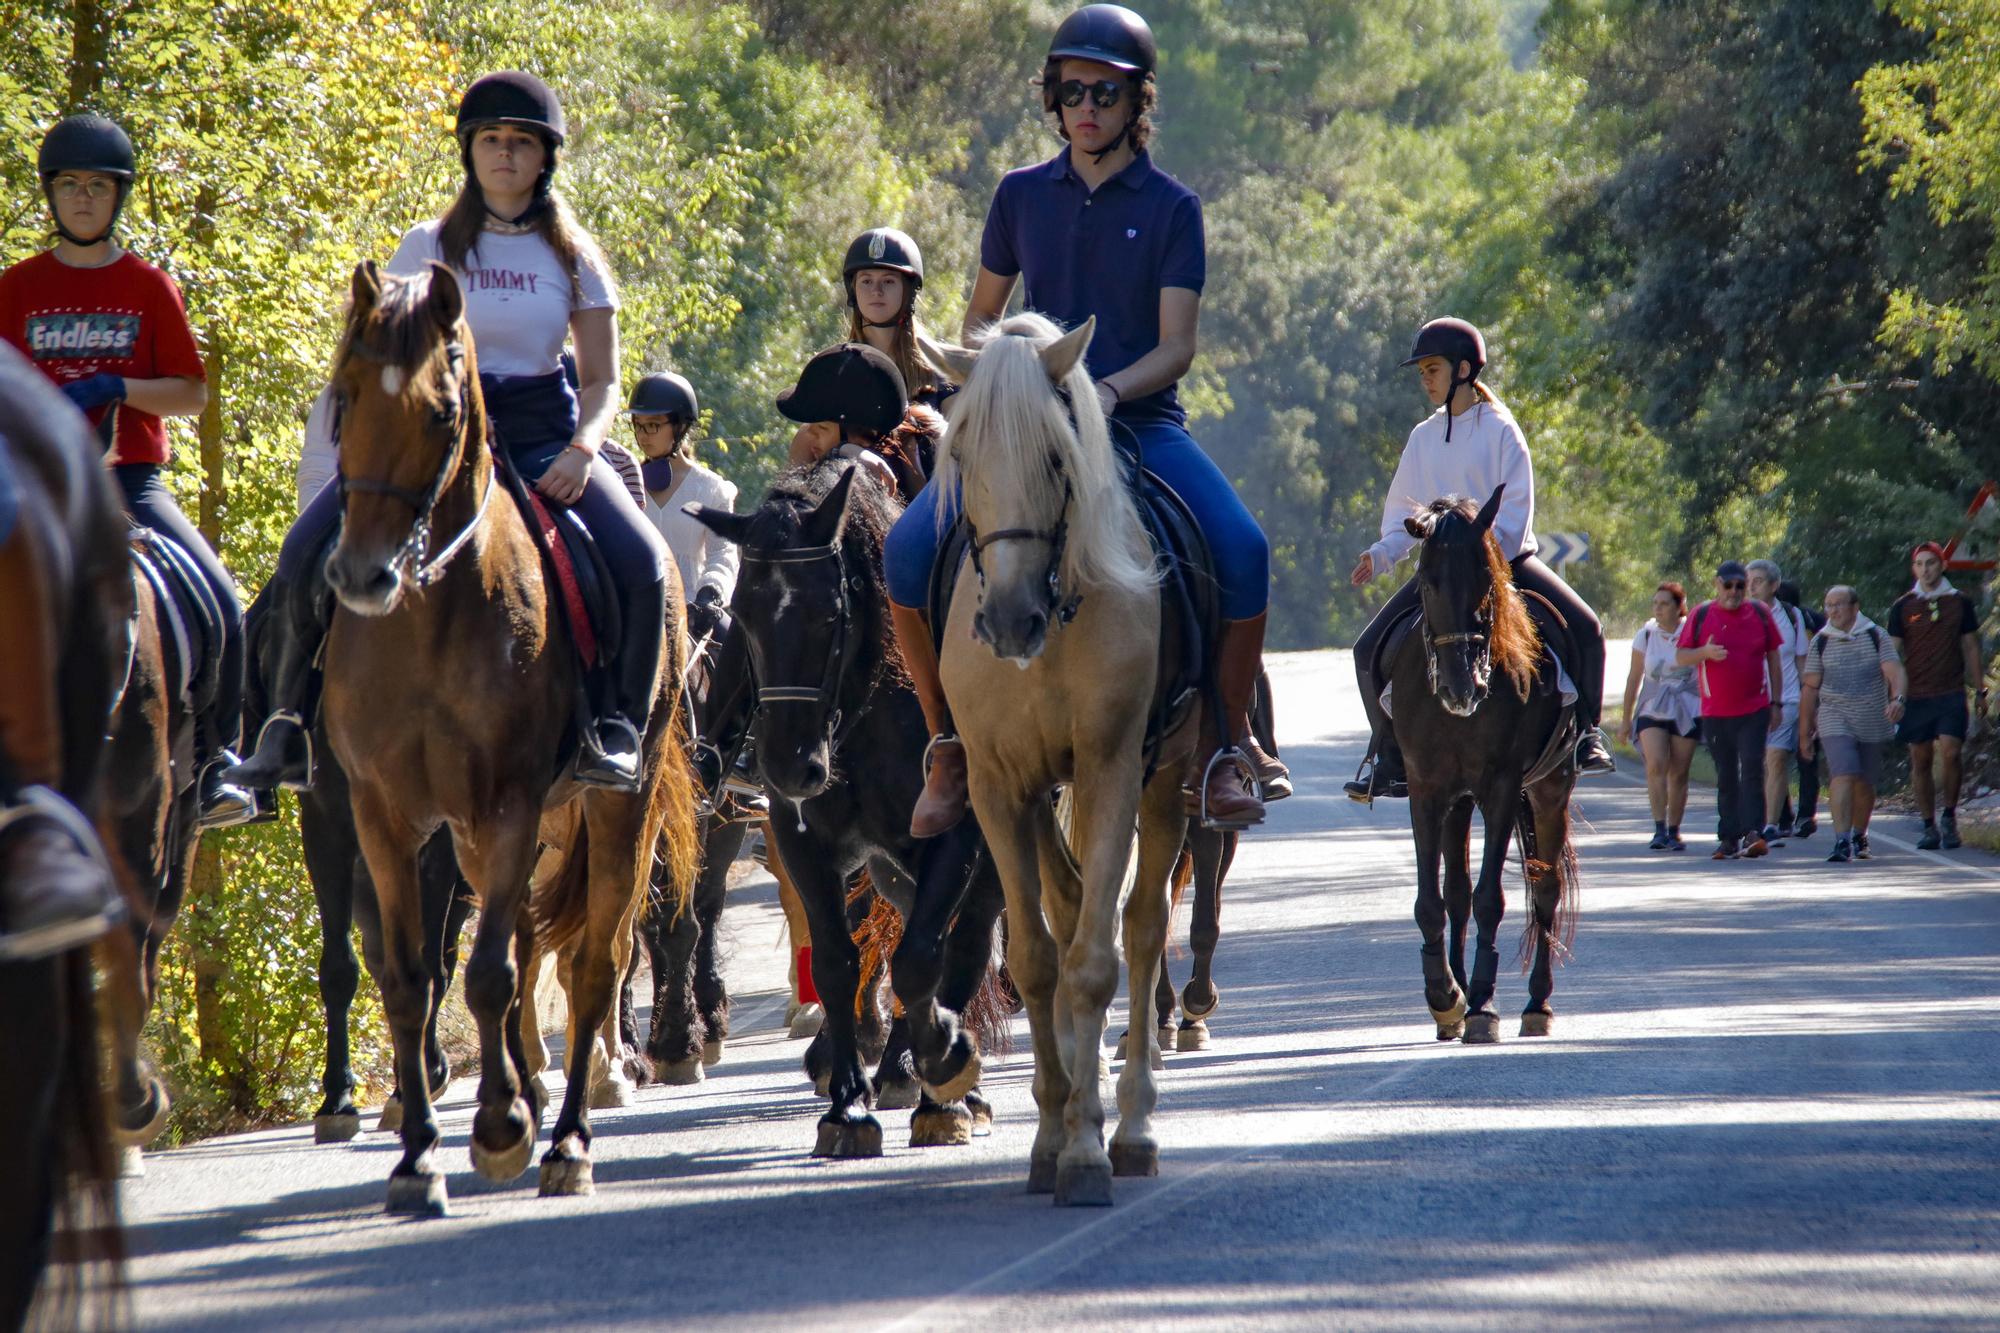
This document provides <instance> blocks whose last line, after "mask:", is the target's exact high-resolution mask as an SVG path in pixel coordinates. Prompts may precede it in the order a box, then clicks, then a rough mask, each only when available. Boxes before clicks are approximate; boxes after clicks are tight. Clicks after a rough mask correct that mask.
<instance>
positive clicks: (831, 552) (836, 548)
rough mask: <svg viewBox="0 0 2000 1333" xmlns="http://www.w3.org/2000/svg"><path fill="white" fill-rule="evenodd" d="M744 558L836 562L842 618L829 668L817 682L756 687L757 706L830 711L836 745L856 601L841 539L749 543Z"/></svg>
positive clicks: (831, 741) (830, 743)
mask: <svg viewBox="0 0 2000 1333" xmlns="http://www.w3.org/2000/svg"><path fill="white" fill-rule="evenodd" d="M742 560H743V562H744V563H746V564H763V565H809V564H817V563H819V562H820V561H822V560H831V561H833V563H834V572H835V574H836V575H837V576H838V578H837V581H838V584H839V587H840V620H839V623H838V624H837V626H836V627H835V629H834V635H835V638H834V644H833V651H832V652H830V653H828V654H827V655H826V670H825V672H824V673H823V674H822V675H821V676H820V681H819V684H817V685H760V686H758V687H757V706H758V707H759V708H760V709H761V708H762V707H763V706H764V705H766V704H813V705H816V706H817V707H818V708H819V709H820V710H821V711H822V712H824V713H826V715H827V725H826V734H827V748H828V749H829V750H831V749H834V748H835V747H837V746H838V745H839V743H840V737H841V734H842V732H841V722H842V715H841V710H840V709H839V707H837V706H836V703H835V701H836V699H837V698H838V695H839V691H840V680H841V677H842V676H844V675H845V674H846V673H847V639H848V623H849V622H850V621H851V620H853V619H854V601H853V598H851V597H850V596H849V595H848V580H847V561H846V560H845V559H844V558H843V557H842V555H841V553H840V544H839V543H838V542H835V543H832V544H830V545H826V546H798V547H793V548H790V549H788V550H782V551H757V550H752V549H750V548H748V547H745V548H743V549H742Z"/></svg>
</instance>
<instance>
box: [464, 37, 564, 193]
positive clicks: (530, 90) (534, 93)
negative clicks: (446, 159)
mask: <svg viewBox="0 0 2000 1333" xmlns="http://www.w3.org/2000/svg"><path fill="white" fill-rule="evenodd" d="M489 125H514V126H518V127H519V128H521V129H524V130H529V131H532V132H533V133H535V134H538V135H540V136H541V140H542V145H543V146H544V147H545V148H547V149H548V161H547V162H546V163H544V164H543V166H542V173H541V175H539V176H537V177H536V178H535V198H536V199H538V200H539V199H541V198H544V197H545V196H546V195H547V194H548V192H549V186H550V184H551V182H553V181H554V179H555V174H556V160H557V158H558V157H560V156H561V152H562V146H563V140H564V138H565V136H566V135H567V132H568V126H567V124H566V122H565V121H564V120H563V110H562V103H561V102H560V101H558V100H557V98H556V95H555V92H554V91H553V90H552V89H551V88H550V87H549V85H547V84H546V83H543V82H542V81H541V80H540V79H538V78H536V77H535V76H534V75H532V74H528V73H524V72H522V71H521V70H517V69H508V70H501V71H500V72H499V73H498V74H488V75H487V76H485V77H484V78H482V79H479V80H477V81H475V82H474V83H473V85H472V86H471V87H470V88H467V89H466V90H465V96H464V97H462V98H460V99H459V103H458V124H457V127H456V129H455V131H454V132H455V133H456V134H457V135H458V149H459V159H460V161H462V162H463V163H464V164H465V172H466V174H467V175H468V176H470V175H471V174H472V136H473V135H475V134H477V133H478V132H479V131H480V130H483V129H485V128H486V127H487V126H489Z"/></svg>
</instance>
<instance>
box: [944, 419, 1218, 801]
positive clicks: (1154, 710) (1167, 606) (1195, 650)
mask: <svg viewBox="0 0 2000 1333" xmlns="http://www.w3.org/2000/svg"><path fill="white" fill-rule="evenodd" d="M1118 457H1119V462H1120V464H1121V470H1122V472H1123V473H1124V478H1125V485H1126V488H1127V489H1128V491H1129V492H1130V493H1131V495H1132V499H1133V502H1134V503H1135V504H1136V505H1137V506H1138V510H1139V521H1140V523H1141V524H1142V525H1143V526H1144V527H1145V529H1146V537H1147V540H1148V541H1150V542H1151V543H1152V547H1153V553H1154V555H1155V556H1156V557H1157V558H1158V559H1159V561H1160V564H1161V579H1160V646H1159V673H1158V677H1157V679H1158V681H1159V684H1158V686H1157V687H1156V688H1155V691H1154V694H1153V701H1152V707H1151V710H1150V714H1149V716H1148V719H1147V722H1146V742H1145V754H1146V776H1147V777H1148V778H1149V779H1150V778H1151V777H1152V775H1153V771H1154V769H1155V767H1156V764H1157V761H1158V758H1159V752H1160V744H1161V742H1162V741H1163V740H1164V739H1165V738H1166V737H1167V736H1168V735H1169V734H1171V733H1172V732H1173V731H1174V729H1175V728H1176V727H1178V726H1180V725H1181V724H1182V722H1184V721H1185V720H1186V718H1187V716H1188V713H1189V712H1190V711H1191V710H1192V709H1193V707H1194V705H1195V702H1196V701H1197V700H1198V699H1199V698H1201V697H1203V695H1204V694H1206V695H1208V696H1211V697H1210V706H1211V708H1213V709H1214V710H1215V711H1216V713H1217V715H1218V716H1219V715H1220V707H1221V706H1220V703H1219V702H1218V701H1216V700H1215V699H1214V698H1213V695H1214V692H1215V671H1214V661H1215V651H1216V647H1217V645H1218V644H1219V643H1220V641H1221V637H1222V596H1221V585H1220V584H1219V583H1218V582H1217V580H1216V576H1215V560H1214V558H1213V556H1211V555H1210V553H1209V549H1208V541H1207V539H1206V538H1204V537H1203V536H1202V534H1201V528H1200V526H1199V525H1198V524H1196V522H1195V520H1194V514H1193V512H1192V511H1190V510H1189V509H1188V507H1187V502H1186V501H1184V500H1182V499H1181V497H1180V496H1178V495H1176V494H1175V493H1174V490H1173V488H1172V487H1171V486H1169V485H1167V483H1166V482H1164V481H1162V480H1161V479H1160V478H1159V477H1158V476H1156V475H1155V474H1154V473H1152V472H1150V471H1148V470H1147V469H1146V468H1145V466H1144V465H1143V463H1142V461H1141V460H1140V458H1139V456H1138V452H1137V450H1136V449H1133V448H1128V447H1125V446H1123V445H1122V444H1121V445H1120V447H1119V448H1118ZM971 549H972V537H971V528H970V527H969V525H968V524H967V523H966V521H965V516H964V515H963V514H961V515H959V517H958V520H957V521H956V522H955V523H953V524H952V526H951V528H950V530H949V531H948V532H947V533H946V534H945V538H944V542H943V545H942V546H941V547H940V548H939V552H938V560H937V563H936V564H934V565H933V566H932V567H931V584H930V597H929V609H930V618H931V637H932V641H933V642H934V643H935V644H936V645H937V648H938V651H939V652H940V653H942V652H943V651H944V633H945V626H946V624H947V623H948V622H949V621H950V619H951V600H952V593H953V590H954V589H955V588H956V587H957V586H958V574H959V569H960V568H961V567H962V566H963V565H964V564H965V562H966V560H967V559H968V558H969V557H970V554H971ZM1057 619H1058V621H1063V620H1066V619H1067V616H1064V615H1062V614H1061V612H1060V611H1058V613H1057Z"/></svg>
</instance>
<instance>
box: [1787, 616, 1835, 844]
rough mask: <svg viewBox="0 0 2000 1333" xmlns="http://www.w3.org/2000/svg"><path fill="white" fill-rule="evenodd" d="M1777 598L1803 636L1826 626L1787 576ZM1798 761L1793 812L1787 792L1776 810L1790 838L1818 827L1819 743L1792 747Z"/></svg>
mask: <svg viewBox="0 0 2000 1333" xmlns="http://www.w3.org/2000/svg"><path fill="white" fill-rule="evenodd" d="M1778 600H1779V601H1781V602H1783V603H1784V604H1785V605H1786V606H1789V607H1791V608H1792V609H1793V610H1795V611H1797V612H1798V613H1799V616H1800V617H1801V618H1802V619H1803V620H1804V621H1805V626H1806V638H1807V640H1808V641H1809V642H1810V640H1811V638H1812V636H1813V635H1815V634H1817V633H1819V632H1820V631H1821V630H1822V629H1824V628H1826V617H1825V616H1824V615H1822V614H1821V613H1820V610H1819V608H1817V607H1812V606H1807V605H1806V604H1805V602H1804V601H1803V599H1802V597H1801V594H1800V592H1799V585H1798V584H1797V583H1795V582H1793V581H1792V580H1791V579H1784V580H1782V581H1780V582H1779V584H1778ZM1794 755H1795V757H1796V758H1797V760H1798V765H1799V804H1798V810H1797V812H1796V814H1794V812H1793V809H1792V800H1791V794H1790V793H1789V792H1788V793H1786V796H1785V804H1784V806H1783V808H1782V809H1780V810H1779V811H1778V828H1779V829H1780V830H1781V831H1782V830H1785V829H1790V830H1791V832H1790V834H1789V835H1788V836H1790V837H1792V838H1794V839H1801V840H1803V839H1805V838H1810V837H1811V836H1812V835H1813V833H1814V832H1815V831H1817V830H1818V828H1819V819H1818V815H1819V789H1820V781H1819V769H1820V759H1821V757H1822V755H1821V751H1820V747H1817V746H1815V747H1814V748H1813V750H1812V753H1811V754H1807V753H1806V751H1805V750H1804V748H1803V747H1802V748H1800V749H1799V750H1797V751H1794Z"/></svg>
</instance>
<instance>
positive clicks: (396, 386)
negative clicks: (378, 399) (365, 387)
mask: <svg viewBox="0 0 2000 1333" xmlns="http://www.w3.org/2000/svg"><path fill="white" fill-rule="evenodd" d="M382 392H383V393H386V394H388V395H389V396H390V397H391V398H394V397H396V396H397V395H398V394H400V393H402V392H403V368H402V367H401V366H384V367H382Z"/></svg>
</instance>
